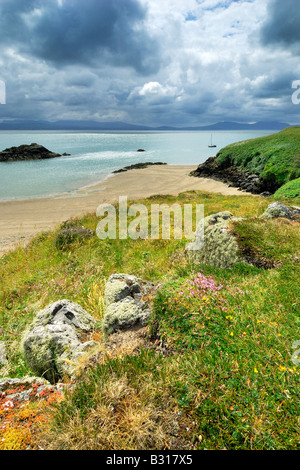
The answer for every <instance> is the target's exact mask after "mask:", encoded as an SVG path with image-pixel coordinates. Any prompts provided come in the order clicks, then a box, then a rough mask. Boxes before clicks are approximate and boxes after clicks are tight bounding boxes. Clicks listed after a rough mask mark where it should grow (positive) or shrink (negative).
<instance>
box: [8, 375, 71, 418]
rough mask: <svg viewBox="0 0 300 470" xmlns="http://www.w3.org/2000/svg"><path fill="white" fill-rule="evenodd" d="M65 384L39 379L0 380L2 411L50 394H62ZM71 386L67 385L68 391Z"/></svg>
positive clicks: (27, 377)
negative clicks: (54, 383)
mask: <svg viewBox="0 0 300 470" xmlns="http://www.w3.org/2000/svg"><path fill="white" fill-rule="evenodd" d="M65 387H66V385H65V384H61V383H60V384H56V385H53V384H50V382H48V381H47V380H45V379H42V378H41V377H29V376H25V377H22V378H20V379H19V378H10V377H3V378H2V379H0V399H1V405H2V406H1V408H2V410H9V409H10V408H14V406H17V405H18V404H20V403H28V402H30V401H35V400H36V399H44V398H48V397H49V394H50V393H53V392H59V393H63V391H64V389H65ZM71 387H72V384H70V385H68V388H69V389H70V388H71Z"/></svg>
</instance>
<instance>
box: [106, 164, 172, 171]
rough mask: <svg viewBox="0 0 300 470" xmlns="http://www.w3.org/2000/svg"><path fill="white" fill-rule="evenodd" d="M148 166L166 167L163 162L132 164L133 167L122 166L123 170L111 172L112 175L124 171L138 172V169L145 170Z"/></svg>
mask: <svg viewBox="0 0 300 470" xmlns="http://www.w3.org/2000/svg"><path fill="white" fill-rule="evenodd" d="M150 165H167V163H163V162H145V163H134V164H133V165H129V166H124V168H121V169H120V170H115V171H113V173H123V172H124V171H129V170H138V169H140V168H147V167H148V166H150Z"/></svg>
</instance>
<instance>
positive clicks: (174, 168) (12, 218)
mask: <svg viewBox="0 0 300 470" xmlns="http://www.w3.org/2000/svg"><path fill="white" fill-rule="evenodd" d="M195 168H196V166H179V165H166V166H159V165H153V166H149V167H148V168H144V169H134V170H130V171H127V172H124V173H119V174H116V175H114V176H111V177H109V178H107V179H106V180H105V181H102V182H100V183H99V184H97V185H95V186H91V187H88V188H84V189H81V190H78V191H75V192H72V193H69V194H64V195H61V196H53V197H47V198H36V199H27V200H18V201H4V202H0V214H1V217H0V256H1V255H3V254H4V253H5V252H6V251H7V250H10V249H11V248H13V247H15V246H16V244H26V243H27V242H28V241H29V240H30V239H31V238H32V237H33V236H34V235H36V234H38V233H40V232H43V231H46V230H49V229H51V228H54V227H55V226H57V225H58V224H59V223H61V222H63V221H65V220H67V219H69V218H71V217H76V216H79V215H82V214H85V213H93V212H96V210H97V207H98V205H99V204H102V203H104V202H106V203H107V202H108V203H113V202H117V201H118V199H119V196H127V198H128V200H134V199H138V198H144V197H149V196H151V195H154V194H172V195H175V196H176V195H177V194H179V193H181V192H183V191H188V190H200V191H208V192H215V193H221V194H224V195H241V192H240V191H238V190H237V189H236V188H228V187H227V185H226V184H224V183H221V182H218V181H214V180H211V179H208V178H195V177H191V176H189V173H190V172H191V171H192V170H193V169H195ZM242 194H244V193H242Z"/></svg>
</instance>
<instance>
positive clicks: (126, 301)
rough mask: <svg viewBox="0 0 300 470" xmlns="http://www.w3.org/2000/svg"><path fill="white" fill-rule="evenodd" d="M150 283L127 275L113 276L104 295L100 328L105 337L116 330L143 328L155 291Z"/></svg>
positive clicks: (154, 287)
mask: <svg viewBox="0 0 300 470" xmlns="http://www.w3.org/2000/svg"><path fill="white" fill-rule="evenodd" d="M156 288H157V287H156V286H155V285H154V284H152V283H151V282H148V281H144V280H142V279H138V278H137V277H135V276H131V275H128V274H113V275H112V276H110V278H109V279H108V281H107V283H106V286H105V293H104V309H105V314H104V318H103V323H102V328H103V332H104V335H105V337H106V338H107V337H108V336H109V335H110V334H112V333H114V332H115V331H117V330H124V329H128V328H131V327H133V326H135V325H141V326H144V325H145V324H146V321H147V319H148V318H149V316H150V314H151V307H150V303H151V299H152V296H153V295H154V293H155V291H156Z"/></svg>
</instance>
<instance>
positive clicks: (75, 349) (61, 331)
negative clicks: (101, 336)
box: [21, 299, 96, 383]
mask: <svg viewBox="0 0 300 470" xmlns="http://www.w3.org/2000/svg"><path fill="white" fill-rule="evenodd" d="M94 326H95V320H94V319H93V317H92V316H91V315H89V314H88V313H87V312H86V311H85V310H84V309H83V308H82V307H80V306H79V305H77V304H75V303H73V302H71V301H69V300H66V299H64V300H59V301H58V302H55V303H53V304H51V305H49V306H48V307H46V308H45V309H44V310H42V311H41V312H39V313H38V315H37V317H36V318H35V320H34V321H33V322H32V324H31V325H30V326H29V328H28V330H27V331H26V332H25V333H24V335H23V338H22V341H21V351H22V353H23V355H24V358H25V361H26V362H27V364H28V366H29V367H30V368H31V369H32V371H33V372H34V373H35V374H36V375H37V376H40V377H44V378H45V379H47V380H48V381H49V382H51V383H55V382H57V381H58V380H59V379H62V378H64V377H65V376H68V377H70V378H72V376H73V374H74V371H75V369H76V364H77V362H78V360H79V359H80V357H81V356H82V355H83V354H84V352H85V351H87V350H88V349H89V348H91V347H93V346H95V344H96V343H95V342H94V341H84V339H83V334H84V333H88V332H90V331H92V329H93V327H94Z"/></svg>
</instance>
